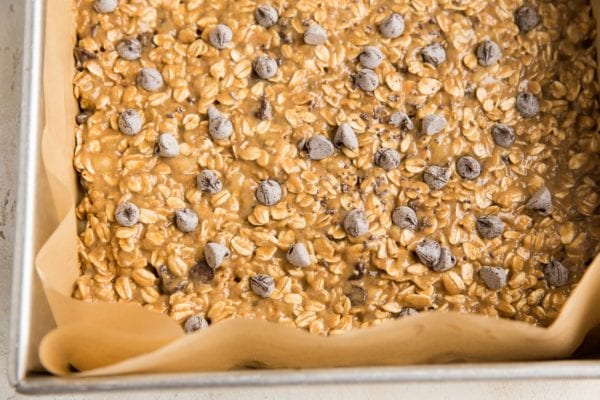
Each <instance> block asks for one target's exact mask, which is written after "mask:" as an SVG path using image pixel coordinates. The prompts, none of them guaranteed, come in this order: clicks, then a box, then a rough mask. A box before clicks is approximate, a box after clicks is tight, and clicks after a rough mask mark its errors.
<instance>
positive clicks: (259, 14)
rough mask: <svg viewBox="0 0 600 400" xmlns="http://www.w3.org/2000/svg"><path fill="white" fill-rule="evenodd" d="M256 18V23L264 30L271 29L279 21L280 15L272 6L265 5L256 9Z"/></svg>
mask: <svg viewBox="0 0 600 400" xmlns="http://www.w3.org/2000/svg"><path fill="white" fill-rule="evenodd" d="M254 18H256V22H258V24H259V25H260V26H262V27H263V28H270V27H272V26H273V25H275V24H276V23H277V21H279V14H278V13H277V10H276V9H275V7H273V6H272V5H270V4H263V5H260V6H258V7H256V10H255V11H254Z"/></svg>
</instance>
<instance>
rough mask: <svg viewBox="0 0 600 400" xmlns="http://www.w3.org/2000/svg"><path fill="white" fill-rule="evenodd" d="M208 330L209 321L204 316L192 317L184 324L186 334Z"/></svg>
mask: <svg viewBox="0 0 600 400" xmlns="http://www.w3.org/2000/svg"><path fill="white" fill-rule="evenodd" d="M206 328H208V321H207V320H206V318H204V315H202V314H196V315H192V316H191V317H189V318H188V319H186V320H185V324H183V330H184V331H185V333H193V332H196V331H201V330H203V329H206Z"/></svg>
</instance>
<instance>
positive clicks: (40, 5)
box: [8, 0, 600, 393]
mask: <svg viewBox="0 0 600 400" xmlns="http://www.w3.org/2000/svg"><path fill="white" fill-rule="evenodd" d="M65 1H70V0H65ZM44 6H45V1H43V0H30V1H27V2H25V18H24V43H23V51H24V54H23V71H22V100H21V129H20V135H21V136H20V149H19V151H20V153H19V160H20V164H19V180H18V182H19V188H18V197H17V215H16V232H15V248H14V265H13V291H12V307H11V324H10V335H9V356H8V359H9V366H8V372H9V380H10V382H11V384H12V385H13V386H15V387H16V389H17V391H19V392H23V393H60V392H84V391H85V392H90V391H101V390H128V389H146V390H147V389H167V388H195V387H221V388H225V387H234V386H241V385H247V386H251V385H260V386H265V385H267V386H268V385H290V384H292V385H293V384H336V383H354V384H356V383H363V382H364V383H375V382H386V383H392V382H423V381H475V380H477V381H481V380H485V381H497V380H525V379H527V380H530V379H553V378H562V379H586V378H587V379H591V378H600V360H565V361H546V362H515V363H488V364H452V365H420V366H400V367H361V368H343V369H341V368H340V369H316V370H245V371H231V372H218V373H184V374H181V373H180V374H155V375H128V376H116V377H103V378H58V377H53V376H51V375H49V374H47V373H44V371H43V369H42V367H41V365H40V364H39V361H38V359H37V348H38V345H39V341H40V339H41V337H43V335H44V334H45V333H47V332H48V331H49V330H50V329H52V327H53V322H52V320H51V316H50V315H51V314H50V311H49V308H48V306H47V304H46V301H45V296H44V293H43V290H42V288H41V286H40V284H39V282H38V281H37V280H36V279H37V278H36V275H35V273H34V259H35V254H36V253H37V251H38V250H39V248H40V246H41V244H42V243H43V242H44V241H45V240H46V239H47V237H48V236H49V235H50V233H51V232H52V230H53V229H54V228H55V227H56V225H57V224H58V219H57V218H56V216H55V215H51V214H49V211H48V208H47V207H44V202H45V197H44V196H45V193H47V191H45V187H46V185H47V182H46V175H45V171H44V168H43V165H42V162H41V158H40V137H41V128H42V127H41V123H40V121H41V120H42V119H41V117H42V116H43V115H42V107H41V100H40V99H41V90H42V86H41V74H42V65H43V60H44V55H43V54H42V49H43V39H44ZM34 224H36V225H39V224H44V225H45V226H47V227H48V228H47V230H45V231H40V230H39V228H38V229H35V230H34V229H33V227H34Z"/></svg>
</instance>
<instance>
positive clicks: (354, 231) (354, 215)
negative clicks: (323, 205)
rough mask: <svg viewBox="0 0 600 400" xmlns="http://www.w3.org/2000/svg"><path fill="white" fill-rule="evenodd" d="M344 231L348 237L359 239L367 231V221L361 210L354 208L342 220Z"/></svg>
mask: <svg viewBox="0 0 600 400" xmlns="http://www.w3.org/2000/svg"><path fill="white" fill-rule="evenodd" d="M344 230H345V231H346V234H347V235H348V236H350V237H354V238H356V237H359V236H362V235H364V234H365V233H367V232H368V231H369V221H368V220H367V216H366V215H365V212H364V211H363V210H359V209H358V208H355V209H353V210H351V211H349V212H348V214H346V217H345V218H344Z"/></svg>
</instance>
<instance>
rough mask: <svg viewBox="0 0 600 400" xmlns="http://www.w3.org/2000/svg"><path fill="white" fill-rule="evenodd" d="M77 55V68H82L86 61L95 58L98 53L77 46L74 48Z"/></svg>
mask: <svg viewBox="0 0 600 400" xmlns="http://www.w3.org/2000/svg"><path fill="white" fill-rule="evenodd" d="M73 54H74V55H75V61H76V62H77V68H78V69H79V68H81V67H82V66H83V64H84V63H85V62H86V61H89V60H93V59H95V58H96V54H94V53H92V52H91V51H88V50H86V49H84V48H82V47H76V48H75V49H74V50H73Z"/></svg>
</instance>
